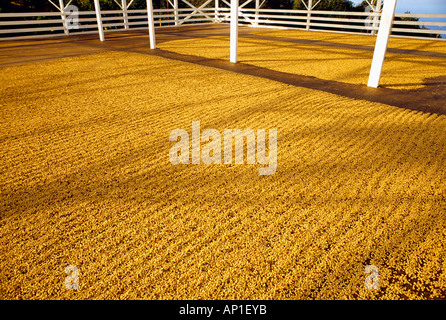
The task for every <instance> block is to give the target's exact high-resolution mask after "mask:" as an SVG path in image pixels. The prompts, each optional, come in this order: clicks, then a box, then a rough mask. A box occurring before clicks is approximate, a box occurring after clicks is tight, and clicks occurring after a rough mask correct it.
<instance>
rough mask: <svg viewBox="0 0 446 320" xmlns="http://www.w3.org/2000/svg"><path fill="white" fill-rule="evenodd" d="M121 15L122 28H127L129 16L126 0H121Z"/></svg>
mask: <svg viewBox="0 0 446 320" xmlns="http://www.w3.org/2000/svg"><path fill="white" fill-rule="evenodd" d="M121 6H122V17H123V18H124V29H125V30H128V29H129V18H128V15H127V0H121Z"/></svg>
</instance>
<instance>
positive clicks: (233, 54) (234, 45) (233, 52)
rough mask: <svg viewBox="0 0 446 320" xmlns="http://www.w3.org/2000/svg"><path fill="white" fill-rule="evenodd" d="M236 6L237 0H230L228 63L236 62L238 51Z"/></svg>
mask: <svg viewBox="0 0 446 320" xmlns="http://www.w3.org/2000/svg"><path fill="white" fill-rule="evenodd" d="M238 5H239V0H231V41H230V57H229V61H230V62H233V63H236V62H237V51H238Z"/></svg>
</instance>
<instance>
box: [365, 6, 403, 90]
mask: <svg viewBox="0 0 446 320" xmlns="http://www.w3.org/2000/svg"><path fill="white" fill-rule="evenodd" d="M396 1H397V0H386V1H385V2H384V8H383V12H382V15H381V23H380V24H379V30H378V36H377V38H376V43H375V51H374V53H373V60H372V66H371V67H370V75H369V82H368V84H367V85H368V86H369V87H373V88H377V87H378V85H379V80H380V78H381V72H382V68H383V64H384V58H385V57H386V51H387V44H388V43H389V37H390V32H391V31H392V24H393V18H394V16H395V7H396Z"/></svg>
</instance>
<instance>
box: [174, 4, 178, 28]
mask: <svg viewBox="0 0 446 320" xmlns="http://www.w3.org/2000/svg"><path fill="white" fill-rule="evenodd" d="M173 9H174V10H175V11H174V13H175V25H176V26H178V23H179V20H178V0H173Z"/></svg>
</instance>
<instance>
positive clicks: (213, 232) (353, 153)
mask: <svg viewBox="0 0 446 320" xmlns="http://www.w3.org/2000/svg"><path fill="white" fill-rule="evenodd" d="M240 29H241V30H240V31H241V35H240V57H239V58H240V62H239V63H238V64H231V63H229V62H227V57H228V55H229V38H228V34H229V29H228V27H227V26H200V27H184V28H168V29H159V30H157V40H158V45H159V49H157V50H154V51H151V50H150V49H148V36H147V32H143V31H141V32H139V31H132V32H127V33H106V41H105V42H102V43H101V42H100V41H99V40H98V39H97V38H98V37H97V35H86V36H73V37H63V38H58V39H46V40H29V41H28V40H22V41H8V42H1V43H0V119H1V120H0V122H1V125H0V141H1V147H0V210H1V211H0V298H3V299H434V298H436V299H444V298H445V296H446V182H445V181H446V171H445V170H444V168H445V164H446V115H445V114H446V96H445V91H446V90H445V78H446V67H445V66H446V50H445V48H444V42H438V41H427V40H407V39H404V40H403V39H395V38H392V39H391V41H390V44H389V45H390V49H389V55H388V58H387V60H386V64H385V69H384V71H383V78H382V84H383V87H382V88H379V89H372V88H368V87H366V86H365V83H366V80H367V74H368V70H367V69H368V68H369V66H370V62H371V57H372V54H373V44H374V38H372V37H371V36H352V35H345V34H330V33H318V32H304V31H291V30H273V29H267V30H265V29H260V28H257V29H254V28H240ZM364 81H365V82H364ZM192 121H200V124H201V129H202V130H204V129H207V128H213V129H217V130H218V131H219V132H221V133H222V132H223V131H224V129H236V128H238V129H242V130H244V129H247V128H251V129H254V130H257V129H267V130H268V129H277V136H278V141H277V171H276V173H275V174H273V175H269V176H260V175H259V174H258V169H259V167H261V166H262V165H259V164H237V165H236V164H210V165H206V164H179V165H173V164H172V163H171V162H170V160H169V150H170V148H171V147H172V146H173V145H174V143H175V142H171V141H169V134H170V132H171V131H172V130H174V129H177V128H179V129H185V130H186V131H187V132H188V133H189V135H191V126H192ZM205 144H206V143H202V145H205ZM68 265H75V266H77V268H78V270H79V290H68V289H66V288H65V283H64V281H65V278H66V277H67V276H68V275H67V274H66V273H65V272H64V271H65V267H66V266H68ZM367 265H374V266H376V267H377V268H378V270H379V289H377V290H376V289H366V288H365V279H366V277H367V276H368V275H367V274H366V273H365V267H366V266H367Z"/></svg>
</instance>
